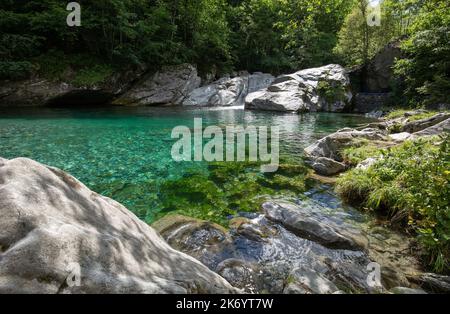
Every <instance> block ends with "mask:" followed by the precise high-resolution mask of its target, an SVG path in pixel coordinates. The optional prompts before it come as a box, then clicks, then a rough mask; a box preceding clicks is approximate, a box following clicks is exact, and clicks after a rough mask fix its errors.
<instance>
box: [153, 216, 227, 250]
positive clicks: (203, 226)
mask: <svg viewBox="0 0 450 314" xmlns="http://www.w3.org/2000/svg"><path fill="white" fill-rule="evenodd" d="M152 227H153V228H154V229H155V230H156V231H158V232H159V233H160V234H161V235H162V236H163V237H164V238H165V239H166V241H167V242H168V243H169V244H170V245H171V246H172V247H174V248H176V249H178V250H181V251H183V252H186V253H189V254H191V253H193V254H194V252H196V251H198V250H199V248H204V247H207V246H214V245H216V244H220V243H222V242H225V241H229V237H228V231H227V230H226V229H225V228H223V227H222V226H220V225H217V224H215V223H211V222H208V221H203V220H199V219H195V218H190V217H186V216H182V215H167V216H165V217H163V218H161V219H160V220H158V221H157V222H155V223H154V224H153V225H152Z"/></svg>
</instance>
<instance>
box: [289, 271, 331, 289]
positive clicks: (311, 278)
mask: <svg viewBox="0 0 450 314" xmlns="http://www.w3.org/2000/svg"><path fill="white" fill-rule="evenodd" d="M289 280H290V281H292V282H291V283H290V284H289V285H288V286H287V288H286V290H285V291H284V293H286V294H287V293H299V294H302V293H313V294H334V293H336V292H338V291H339V289H338V288H337V287H336V285H335V284H334V283H333V282H331V281H330V280H328V279H326V278H325V277H323V276H321V275H320V274H318V273H317V272H315V271H312V270H310V269H306V268H297V269H294V270H293V271H292V272H291V274H290V275H289Z"/></svg>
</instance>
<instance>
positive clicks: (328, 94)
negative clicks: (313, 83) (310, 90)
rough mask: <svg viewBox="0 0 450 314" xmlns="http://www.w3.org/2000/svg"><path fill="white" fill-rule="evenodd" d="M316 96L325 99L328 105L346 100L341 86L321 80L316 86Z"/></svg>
mask: <svg viewBox="0 0 450 314" xmlns="http://www.w3.org/2000/svg"><path fill="white" fill-rule="evenodd" d="M317 92H318V94H319V95H320V96H321V97H323V98H324V99H325V101H326V102H327V103H328V104H334V103H336V102H338V101H341V100H344V99H346V97H345V88H344V87H343V86H342V84H339V83H337V82H336V83H335V82H332V81H329V80H321V81H319V83H318V84H317Z"/></svg>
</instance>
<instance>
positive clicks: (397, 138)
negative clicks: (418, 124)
mask: <svg viewBox="0 0 450 314" xmlns="http://www.w3.org/2000/svg"><path fill="white" fill-rule="evenodd" d="M389 138H390V139H391V140H393V141H394V142H397V143H402V142H404V141H406V140H408V139H410V138H411V133H408V132H402V133H396V134H390V135H389Z"/></svg>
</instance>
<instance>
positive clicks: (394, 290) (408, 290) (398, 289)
mask: <svg viewBox="0 0 450 314" xmlns="http://www.w3.org/2000/svg"><path fill="white" fill-rule="evenodd" d="M389 292H391V293H393V294H427V293H426V292H425V291H424V290H422V289H411V288H406V287H395V288H392V289H391V290H389Z"/></svg>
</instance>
